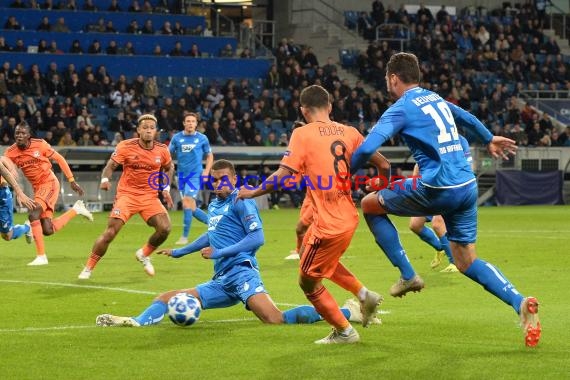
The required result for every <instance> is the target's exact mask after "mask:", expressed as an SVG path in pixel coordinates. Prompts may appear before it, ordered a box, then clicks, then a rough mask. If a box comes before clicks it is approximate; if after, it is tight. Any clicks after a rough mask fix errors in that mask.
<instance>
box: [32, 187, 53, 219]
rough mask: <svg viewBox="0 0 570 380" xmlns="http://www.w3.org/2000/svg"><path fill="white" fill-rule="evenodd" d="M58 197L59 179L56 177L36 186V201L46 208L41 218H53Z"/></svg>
mask: <svg viewBox="0 0 570 380" xmlns="http://www.w3.org/2000/svg"><path fill="white" fill-rule="evenodd" d="M57 197H59V181H58V180H57V179H55V178H54V179H52V180H51V181H47V182H44V183H40V184H38V185H36V186H35V187H34V202H36V203H37V204H39V205H40V206H42V209H43V210H44V211H43V212H42V213H41V215H40V219H45V218H48V219H51V217H52V216H53V211H54V209H55V204H56V203H57Z"/></svg>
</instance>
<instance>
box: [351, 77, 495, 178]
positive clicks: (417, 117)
mask: <svg viewBox="0 0 570 380" xmlns="http://www.w3.org/2000/svg"><path fill="white" fill-rule="evenodd" d="M456 123H457V124H459V125H461V126H464V127H467V128H469V129H470V130H472V131H473V132H475V133H476V134H477V135H478V137H479V138H480V139H481V140H482V141H483V142H484V143H485V144H488V143H489V142H490V141H491V139H492V138H493V135H492V134H491V132H489V131H488V130H487V128H485V126H484V125H483V124H482V123H481V122H480V121H479V120H477V118H476V117H475V116H473V115H472V114H470V113H469V112H467V111H465V110H463V109H462V108H460V107H457V106H456V105H454V104H452V103H449V102H447V101H445V100H444V99H442V98H441V97H440V96H439V95H438V94H436V93H434V92H432V91H428V90H426V89H423V88H420V87H414V88H411V89H409V90H407V91H406V92H405V93H404V94H403V95H402V97H401V98H400V99H398V101H397V102H395V103H394V104H393V105H392V106H391V107H390V108H389V109H388V110H387V111H386V112H384V114H383V115H382V117H381V118H380V120H379V121H378V123H376V125H375V126H374V128H373V129H372V131H371V132H370V134H369V135H368V136H367V137H366V139H365V141H364V143H363V146H366V145H367V142H369V143H368V146H366V148H365V149H364V150H363V151H367V152H370V148H371V147H370V144H371V143H373V144H374V145H375V146H374V148H379V147H380V146H381V145H382V144H383V143H384V142H385V141H387V140H388V139H389V138H390V137H392V136H394V135H396V134H398V133H400V135H401V136H402V138H403V139H404V141H405V142H406V144H407V145H408V147H409V148H410V151H411V152H412V155H413V156H414V159H415V160H416V162H417V163H418V165H419V167H420V175H421V181H422V183H423V184H424V185H426V186H429V187H437V188H446V187H454V186H459V185H462V184H465V183H467V182H471V181H473V180H475V176H474V174H473V171H472V170H471V166H470V163H468V162H467V160H466V157H465V152H464V148H463V145H462V143H461V140H460V136H459V134H458V133H457V127H456ZM359 151H360V148H359V149H358V150H357V152H356V153H355V155H354V156H353V159H352V160H353V161H352V167H353V168H354V170H356V169H357V168H358V167H359V166H361V165H362V163H363V162H365V160H366V159H367V158H368V157H365V158H363V157H362V154H361V153H360V152H359Z"/></svg>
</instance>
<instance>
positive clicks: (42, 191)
mask: <svg viewBox="0 0 570 380" xmlns="http://www.w3.org/2000/svg"><path fill="white" fill-rule="evenodd" d="M14 138H15V140H16V143H15V144H13V145H11V146H10V147H9V148H8V149H6V152H4V155H5V156H6V157H8V158H9V159H10V160H12V162H14V164H16V166H17V167H18V168H20V169H21V170H22V172H23V173H24V176H25V177H26V178H27V179H28V181H30V183H31V184H32V188H33V189H34V202H35V203H36V206H35V207H34V208H32V209H29V219H30V225H31V228H32V236H33V238H34V241H35V243H36V253H37V256H36V258H35V259H34V260H33V261H32V262H30V263H29V264H28V265H32V266H36V265H47V264H48V259H47V256H46V252H45V246H44V237H43V235H46V236H49V235H52V234H53V233H55V232H57V231H59V230H60V229H62V228H63V227H64V226H65V225H66V224H67V223H68V222H69V221H70V220H71V219H72V218H74V217H75V216H76V215H82V216H84V217H86V218H87V219H89V220H91V221H93V216H92V215H91V213H90V212H89V210H87V209H86V208H85V205H84V204H83V201H82V200H78V201H77V202H75V204H74V205H73V207H72V208H71V210H69V211H67V212H65V213H63V214H62V215H60V216H59V217H57V218H56V219H53V220H52V216H53V211H54V208H55V204H56V202H57V197H58V195H59V189H60V185H59V181H58V180H57V178H56V176H55V174H54V173H53V171H52V165H51V161H50V160H54V161H56V162H57V164H58V165H59V167H60V168H61V170H62V171H63V174H64V175H65V177H67V180H68V181H69V184H70V186H71V189H72V190H73V191H75V192H76V193H77V194H79V195H80V196H83V189H82V188H81V186H79V185H78V184H77V182H75V179H74V178H73V173H72V172H71V169H70V168H69V165H68V164H67V162H66V161H65V158H63V156H62V155H61V154H59V153H57V152H56V151H55V150H54V149H53V148H52V147H51V146H50V145H49V144H48V143H47V142H45V140H42V139H34V138H31V135H30V126H29V125H28V124H26V123H25V122H22V123H20V124H18V125H17V126H16V131H15V132H14Z"/></svg>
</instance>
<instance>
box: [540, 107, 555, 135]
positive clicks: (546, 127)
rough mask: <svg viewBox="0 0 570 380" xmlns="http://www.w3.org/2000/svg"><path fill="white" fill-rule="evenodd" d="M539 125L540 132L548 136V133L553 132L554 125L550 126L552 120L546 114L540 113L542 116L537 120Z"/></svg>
mask: <svg viewBox="0 0 570 380" xmlns="http://www.w3.org/2000/svg"><path fill="white" fill-rule="evenodd" d="M539 124H540V130H541V131H542V132H544V133H547V134H549V133H550V131H552V130H554V125H553V124H552V119H551V118H550V115H549V114H548V112H543V113H542V116H541V117H540V120H539Z"/></svg>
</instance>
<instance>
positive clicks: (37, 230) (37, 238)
mask: <svg viewBox="0 0 570 380" xmlns="http://www.w3.org/2000/svg"><path fill="white" fill-rule="evenodd" d="M30 226H31V227H32V236H33V237H34V243H35V244H36V255H38V256H43V255H45V254H46V249H45V246H44V232H43V231H42V224H41V223H40V221H39V220H34V221H33V222H31V223H30Z"/></svg>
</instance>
